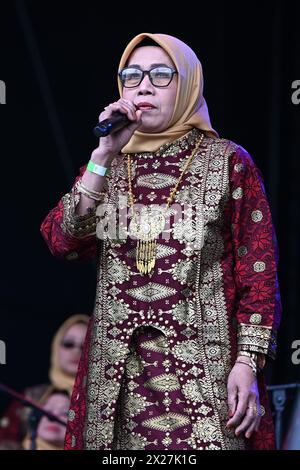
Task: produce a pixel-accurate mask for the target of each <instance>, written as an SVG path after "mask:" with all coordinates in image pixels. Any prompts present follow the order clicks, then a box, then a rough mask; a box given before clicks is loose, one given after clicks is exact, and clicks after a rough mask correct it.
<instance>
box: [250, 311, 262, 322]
mask: <svg viewBox="0 0 300 470" xmlns="http://www.w3.org/2000/svg"><path fill="white" fill-rule="evenodd" d="M261 318H262V317H261V314H260V313H253V314H252V315H251V316H250V320H249V321H250V323H252V324H253V325H259V324H260V323H261Z"/></svg>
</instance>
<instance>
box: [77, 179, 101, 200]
mask: <svg viewBox="0 0 300 470" xmlns="http://www.w3.org/2000/svg"><path fill="white" fill-rule="evenodd" d="M76 188H77V191H78V192H79V193H81V194H84V195H85V196H86V197H88V198H89V199H93V200H94V201H97V202H100V201H102V199H103V198H104V197H105V195H106V193H104V192H102V193H101V192H99V191H94V190H92V189H88V188H87V187H86V186H84V184H83V183H82V181H78V183H77V185H76Z"/></svg>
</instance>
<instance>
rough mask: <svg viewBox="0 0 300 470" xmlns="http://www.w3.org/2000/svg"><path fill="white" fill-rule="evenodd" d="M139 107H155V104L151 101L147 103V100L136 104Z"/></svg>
mask: <svg viewBox="0 0 300 470" xmlns="http://www.w3.org/2000/svg"><path fill="white" fill-rule="evenodd" d="M136 107H137V109H140V110H141V111H143V110H146V109H155V106H154V105H153V104H151V103H147V101H141V102H140V103H137V104H136Z"/></svg>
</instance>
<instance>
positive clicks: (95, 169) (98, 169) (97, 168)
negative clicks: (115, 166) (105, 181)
mask: <svg viewBox="0 0 300 470" xmlns="http://www.w3.org/2000/svg"><path fill="white" fill-rule="evenodd" d="M87 170H89V171H90V172H91V173H95V174H96V175H99V176H105V175H107V173H108V171H109V169H108V168H105V166H101V165H97V163H94V162H92V160H90V161H89V163H88V166H87Z"/></svg>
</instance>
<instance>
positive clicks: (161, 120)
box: [123, 46, 178, 133]
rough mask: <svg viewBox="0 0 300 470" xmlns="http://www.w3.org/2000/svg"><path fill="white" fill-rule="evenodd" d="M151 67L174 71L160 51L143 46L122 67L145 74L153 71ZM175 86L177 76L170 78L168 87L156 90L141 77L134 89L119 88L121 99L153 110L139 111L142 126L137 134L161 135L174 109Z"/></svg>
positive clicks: (157, 48) (166, 56)
mask: <svg viewBox="0 0 300 470" xmlns="http://www.w3.org/2000/svg"><path fill="white" fill-rule="evenodd" d="M153 64H159V65H161V64H164V65H167V66H168V67H171V68H172V69H174V70H175V69H176V67H175V65H174V63H173V61H172V60H171V58H170V57H169V56H168V54H167V53H166V52H165V51H164V50H163V49H162V48H161V47H156V46H144V47H139V48H137V49H135V50H134V51H133V52H132V54H131V56H130V58H129V60H128V63H127V65H126V67H130V66H132V65H134V66H135V67H136V68H140V69H142V70H149V69H151V68H153ZM177 82H178V77H177V74H174V75H173V79H172V81H171V83H170V84H169V85H168V86H167V87H164V88H158V87H155V86H154V85H152V83H151V82H150V79H149V76H148V75H145V76H144V78H143V80H142V82H141V83H140V85H138V86H137V87H135V88H125V87H123V98H124V99H126V100H130V101H132V102H133V103H134V104H135V106H138V105H139V103H142V102H144V103H150V104H151V105H152V106H154V108H150V109H142V124H141V126H140V127H139V129H138V130H139V131H142V132H148V133H154V132H161V131H163V130H164V129H166V128H167V127H168V123H169V122H170V119H171V117H172V114H173V110H174V106H175V101H176V93H177Z"/></svg>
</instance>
